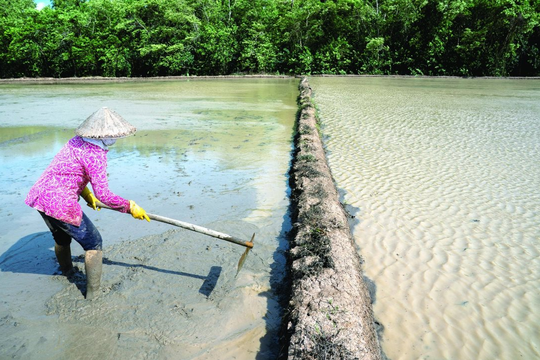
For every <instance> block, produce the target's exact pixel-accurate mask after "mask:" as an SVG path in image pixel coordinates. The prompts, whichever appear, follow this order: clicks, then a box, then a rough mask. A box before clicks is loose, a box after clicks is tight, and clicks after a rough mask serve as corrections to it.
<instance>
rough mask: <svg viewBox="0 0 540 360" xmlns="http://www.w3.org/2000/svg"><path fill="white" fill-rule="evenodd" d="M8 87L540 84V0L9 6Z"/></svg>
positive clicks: (0, 36) (123, 1) (4, 24)
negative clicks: (41, 80) (164, 82)
mask: <svg viewBox="0 0 540 360" xmlns="http://www.w3.org/2000/svg"><path fill="white" fill-rule="evenodd" d="M0 5H2V6H0V77H3V78H7V77H21V76H30V77H38V76H53V77H71V76H133V77H135V76H164V75H217V74H235V73H272V74H275V73H279V74H291V73H295V74H298V73H302V74H319V73H326V74H424V75H463V76H486V75H490V76H508V75H514V76H531V75H540V24H539V22H540V1H538V0H521V1H518V0H334V1H331V0H327V1H324V0H304V1H299V0H296V1H295V0H220V1H217V0H53V5H52V7H46V8H44V9H42V10H40V11H39V10H36V9H35V4H34V2H33V1H32V0H0Z"/></svg>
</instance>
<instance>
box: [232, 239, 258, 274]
mask: <svg viewBox="0 0 540 360" xmlns="http://www.w3.org/2000/svg"><path fill="white" fill-rule="evenodd" d="M254 239H255V233H254V234H253V236H252V237H251V240H250V241H249V242H250V243H251V247H246V251H244V253H243V254H242V256H241V257H240V260H239V261H238V268H237V269H236V275H235V276H234V277H237V276H238V273H239V272H240V270H241V269H242V266H244V262H245V261H246V258H247V255H248V253H249V251H250V250H251V249H253V240H254Z"/></svg>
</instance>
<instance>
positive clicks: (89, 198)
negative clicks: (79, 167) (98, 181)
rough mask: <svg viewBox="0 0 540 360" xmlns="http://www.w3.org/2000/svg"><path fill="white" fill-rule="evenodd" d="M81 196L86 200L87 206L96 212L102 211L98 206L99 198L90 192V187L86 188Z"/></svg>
mask: <svg viewBox="0 0 540 360" xmlns="http://www.w3.org/2000/svg"><path fill="white" fill-rule="evenodd" d="M81 196H82V198H83V199H84V200H86V204H87V205H88V206H89V207H91V208H92V209H94V210H98V211H99V210H101V208H100V207H98V206H96V201H97V198H96V197H95V196H94V194H92V192H91V191H90V190H88V187H85V188H84V190H83V191H82V193H81Z"/></svg>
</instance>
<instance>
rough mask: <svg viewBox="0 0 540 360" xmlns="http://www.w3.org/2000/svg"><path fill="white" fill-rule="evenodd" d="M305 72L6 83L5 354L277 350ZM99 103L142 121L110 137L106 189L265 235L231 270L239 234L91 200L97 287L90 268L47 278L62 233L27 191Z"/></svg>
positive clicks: (166, 211)
mask: <svg viewBox="0 0 540 360" xmlns="http://www.w3.org/2000/svg"><path fill="white" fill-rule="evenodd" d="M297 83H298V81H297V80H295V79H231V80H217V81H216V80H197V81H190V80H184V81H156V82H124V83H114V84H110V83H109V84H103V83H80V84H55V85H45V84H42V85H7V84H2V85H0V195H1V196H0V198H1V199H2V206H1V207H0V219H1V220H0V221H1V224H2V232H1V234H0V294H2V295H1V301H0V358H2V359H3V358H16V359H72V358H79V359H116V358H130V359H138V358H140V359H146V358H163V359H168V358H170V359H195V358H197V359H204V358H209V359H216V358H237V359H255V358H257V359H272V358H274V357H275V354H276V351H277V349H276V346H277V345H276V344H277V341H276V334H277V326H278V325H279V321H280V317H281V310H280V307H279V305H278V294H277V293H278V290H277V286H278V285H277V284H278V283H279V282H280V280H281V278H282V276H283V270H284V255H283V254H284V251H285V249H286V242H285V237H284V236H285V231H287V230H288V229H289V227H290V224H289V220H288V215H287V208H288V204H289V203H288V187H287V171H288V165H289V160H290V151H291V137H292V129H293V122H294V115H295V112H296V103H295V100H296V96H297ZM101 106H108V107H110V108H112V109H115V110H116V111H117V112H119V113H120V114H121V115H122V116H124V117H125V118H126V119H127V120H128V121H129V122H130V123H132V124H133V125H135V126H136V127H137V128H138V132H137V134H136V135H135V136H133V137H129V138H126V139H122V140H120V141H118V142H117V144H115V145H114V146H112V147H111V150H110V152H109V155H108V159H109V163H108V173H109V185H110V188H111V190H113V191H114V192H115V193H117V194H118V195H121V196H123V197H125V198H128V199H133V200H135V201H136V202H137V203H138V204H139V205H141V206H142V207H143V208H144V209H145V210H146V211H148V212H151V213H155V214H159V215H164V216H167V217H171V218H175V219H180V220H183V221H188V222H192V223H195V224H198V225H203V226H208V227H211V228H212V229H215V230H218V231H221V232H225V233H228V234H230V235H234V236H237V237H240V238H243V239H246V240H248V239H249V238H250V237H251V235H252V234H253V233H256V238H255V248H254V249H253V251H252V252H251V253H250V254H249V256H248V258H247V260H246V263H245V265H244V268H243V270H242V271H241V272H240V274H239V275H238V277H237V278H235V272H236V264H237V262H238V259H239V258H240V255H241V254H242V252H243V251H244V248H243V247H239V246H237V245H233V244H230V243H226V242H223V241H219V240H216V239H213V238H209V237H205V236H202V235H199V234H196V233H192V232H188V231H185V230H177V229H176V228H172V227H171V226H170V225H165V224H160V223H157V222H155V221H153V222H151V223H147V222H143V221H137V220H135V219H133V218H132V217H131V216H129V215H123V214H119V213H114V212H111V211H107V210H102V211H99V212H95V211H93V210H91V209H89V210H86V211H85V213H86V214H87V215H88V216H89V217H90V218H91V219H92V221H93V222H94V224H96V226H97V227H98V229H99V230H100V232H101V234H102V236H103V239H104V246H105V248H104V257H105V260H104V274H103V286H102V288H103V294H102V296H101V298H100V299H98V300H97V301H95V302H92V303H88V302H86V301H85V300H84V299H83V296H82V290H84V288H83V287H84V276H82V275H81V278H80V279H79V278H78V279H76V280H75V281H74V282H69V281H67V280H66V279H65V278H63V277H61V276H56V275H55V276H53V274H54V273H55V272H56V271H57V266H56V262H55V259H54V253H53V251H52V249H53V240H52V237H51V236H50V234H49V233H48V231H47V228H46V227H45V224H44V223H43V221H42V220H41V218H40V217H39V215H38V214H37V212H36V211H35V210H32V209H31V208H29V207H27V206H26V205H24V198H25V196H26V194H27V192H28V190H29V188H30V187H31V186H32V185H33V183H34V182H35V181H36V180H37V178H38V177H39V176H40V174H41V173H42V172H43V170H44V169H45V168H46V167H47V165H48V164H49V162H50V161H51V159H52V158H53V157H54V155H55V154H56V153H57V151H58V150H59V149H60V148H61V147H62V146H63V145H64V143H65V142H66V141H67V140H69V139H70V138H71V137H72V136H73V130H74V129H75V128H76V127H77V126H78V125H79V124H80V123H81V122H82V121H83V120H84V119H85V118H86V117H88V116H89V115H90V114H91V113H92V112H94V111H95V110H97V109H98V108H99V107H101ZM72 251H73V255H74V256H75V257H76V258H75V263H76V264H77V266H78V267H79V268H81V269H82V268H83V266H82V265H83V263H82V259H81V258H80V257H77V256H78V255H80V254H81V253H82V249H81V248H80V246H79V245H78V244H72ZM96 344H99V345H96Z"/></svg>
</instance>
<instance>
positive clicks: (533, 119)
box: [310, 78, 540, 360]
mask: <svg viewBox="0 0 540 360" xmlns="http://www.w3.org/2000/svg"><path fill="white" fill-rule="evenodd" d="M310 84H311V86H312V87H313V89H314V93H315V101H316V103H317V104H318V106H319V108H320V115H321V119H322V122H323V126H324V128H323V132H324V133H325V135H327V141H326V144H327V148H328V152H329V163H330V167H331V169H332V173H333V175H334V177H335V180H336V181H337V185H338V187H340V188H341V189H342V190H344V193H345V195H344V201H345V202H346V203H347V204H349V205H352V206H353V207H355V208H357V213H356V214H355V215H356V218H357V221H358V223H357V224H356V225H355V227H354V236H355V239H356V241H357V244H358V245H359V247H360V252H361V254H362V255H363V257H364V258H365V260H366V262H365V273H366V275H367V276H368V277H369V278H370V279H372V280H373V281H374V282H375V284H376V288H377V294H376V302H375V304H374V311H375V315H376V317H377V318H378V319H379V321H380V322H381V323H382V324H383V326H384V328H385V330H384V333H383V335H382V336H383V342H382V344H383V350H384V351H385V353H386V354H387V356H388V357H389V358H390V359H393V360H397V359H406V360H408V359H428V358H429V359H518V358H524V359H533V358H539V357H540V353H539V352H540V351H539V348H538V346H539V343H538V339H539V337H538V334H539V332H540V325H539V324H540V308H539V307H538V304H539V303H540V293H539V292H538V286H539V285H540V281H539V279H540V275H539V274H540V259H539V247H538V240H539V238H540V194H539V192H538V189H540V166H538V154H539V153H540V118H539V114H540V86H539V82H538V81H510V80H462V79H392V78H355V79H350V78H346V79H343V78H313V79H310Z"/></svg>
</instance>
